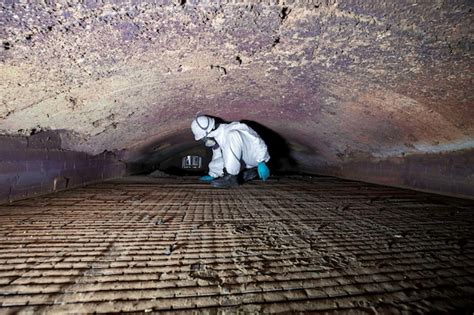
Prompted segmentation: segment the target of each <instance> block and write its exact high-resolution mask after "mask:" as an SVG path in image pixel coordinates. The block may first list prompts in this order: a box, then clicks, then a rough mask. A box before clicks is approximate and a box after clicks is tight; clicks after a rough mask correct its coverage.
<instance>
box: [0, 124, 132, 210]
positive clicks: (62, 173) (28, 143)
mask: <svg viewBox="0 0 474 315" xmlns="http://www.w3.org/2000/svg"><path fill="white" fill-rule="evenodd" d="M125 172H126V171H125V164H124V163H123V162H121V161H119V160H117V159H116V157H115V155H114V154H113V153H110V152H105V153H102V154H99V155H90V154H86V153H83V152H76V151H68V150H62V149H61V148H60V139H59V137H56V136H55V135H54V134H48V133H42V134H38V135H34V136H30V137H19V136H5V135H0V204H2V203H6V202H11V201H14V200H18V199H24V198H28V197H33V196H36V195H41V194H46V193H51V192H56V191H60V190H64V189H69V188H74V187H79V186H84V185H86V184H89V183H93V182H97V181H101V180H104V179H108V178H112V177H119V176H123V175H124V174H125Z"/></svg>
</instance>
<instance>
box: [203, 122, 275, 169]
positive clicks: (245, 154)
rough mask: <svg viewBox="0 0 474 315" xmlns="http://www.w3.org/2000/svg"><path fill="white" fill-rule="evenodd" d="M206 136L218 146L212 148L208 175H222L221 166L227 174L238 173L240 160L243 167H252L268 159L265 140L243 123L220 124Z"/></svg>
mask: <svg viewBox="0 0 474 315" xmlns="http://www.w3.org/2000/svg"><path fill="white" fill-rule="evenodd" d="M208 137H209V138H214V139H215V141H216V142H217V144H218V145H219V148H217V149H213V150H212V160H211V162H210V163H209V175H210V176H212V177H220V176H222V175H223V173H224V170H223V168H225V169H226V171H227V173H228V174H231V175H237V174H239V172H240V168H241V161H242V162H243V163H244V166H245V168H253V167H257V165H258V163H260V162H268V161H269V160H270V155H269V154H268V149H267V145H266V144H265V142H264V141H263V140H262V138H260V136H259V135H258V134H257V133H256V132H255V131H254V130H253V129H252V128H250V127H249V126H247V125H246V124H244V123H239V122H233V123H230V124H221V125H219V127H218V128H217V129H216V130H214V131H212V132H210V133H209V134H208ZM219 149H220V150H219ZM219 151H220V152H219Z"/></svg>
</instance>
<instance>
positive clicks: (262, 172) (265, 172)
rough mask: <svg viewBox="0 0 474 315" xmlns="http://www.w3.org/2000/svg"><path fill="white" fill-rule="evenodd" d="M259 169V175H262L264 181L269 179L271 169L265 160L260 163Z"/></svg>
mask: <svg viewBox="0 0 474 315" xmlns="http://www.w3.org/2000/svg"><path fill="white" fill-rule="evenodd" d="M257 171H258V176H260V178H261V179H262V180H263V181H265V180H267V179H268V177H270V170H269V169H268V166H267V164H265V162H260V163H258V168H257Z"/></svg>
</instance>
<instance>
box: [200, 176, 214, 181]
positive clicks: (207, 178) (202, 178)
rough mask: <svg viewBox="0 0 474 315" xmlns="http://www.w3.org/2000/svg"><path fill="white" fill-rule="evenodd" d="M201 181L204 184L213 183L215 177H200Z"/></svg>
mask: <svg viewBox="0 0 474 315" xmlns="http://www.w3.org/2000/svg"><path fill="white" fill-rule="evenodd" d="M199 180H201V181H203V182H212V181H213V180H214V177H212V176H211V175H204V176H201V177H199Z"/></svg>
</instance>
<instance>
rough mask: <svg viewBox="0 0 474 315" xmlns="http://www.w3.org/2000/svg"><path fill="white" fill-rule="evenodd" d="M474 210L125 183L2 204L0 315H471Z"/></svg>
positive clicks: (346, 193)
mask: <svg viewBox="0 0 474 315" xmlns="http://www.w3.org/2000/svg"><path fill="white" fill-rule="evenodd" d="M473 222H474V202H473V201H465V200H458V199H452V198H446V197H441V196H435V195H429V194H424V193H419V192H413V191H409V190H402V189H396V188H389V187H383V186H376V185H370V184H365V183H359V182H351V181H344V180H339V179H334V178H328V177H289V178H280V179H278V178H276V179H272V180H270V181H268V182H266V183H262V182H254V183H250V184H247V185H244V186H241V187H239V188H237V189H231V190H219V189H213V188H212V187H210V186H209V185H207V184H204V183H199V182H197V179H195V178H168V179H151V178H147V177H142V178H140V177H130V178H125V179H120V180H115V181H109V182H105V183H101V184H95V185H91V186H87V187H83V188H79V189H74V190H70V191H65V192H60V193H57V194H53V195H48V196H43V197H38V198H34V199H29V200H24V201H19V202H15V203H13V204H11V205H3V206H0V313H13V312H25V313H41V312H46V313H49V312H57V313H59V312H129V311H130V312H131V311H144V312H149V311H160V310H161V311H173V310H187V311H208V312H211V313H213V312H216V311H222V310H224V311H226V312H227V311H230V312H233V311H245V312H291V311H293V312H299V311H303V312H305V311H307V312H313V311H318V310H319V311H327V312H333V311H334V312H346V311H347V312H352V313H370V314H373V313H377V312H378V313H406V312H409V313H411V312H423V313H424V312H430V311H440V312H449V313H452V312H463V313H468V314H469V313H472V311H473V310H474V302H473V301H474V242H473V235H474V232H473Z"/></svg>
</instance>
